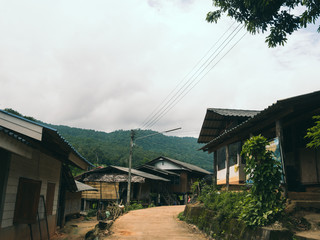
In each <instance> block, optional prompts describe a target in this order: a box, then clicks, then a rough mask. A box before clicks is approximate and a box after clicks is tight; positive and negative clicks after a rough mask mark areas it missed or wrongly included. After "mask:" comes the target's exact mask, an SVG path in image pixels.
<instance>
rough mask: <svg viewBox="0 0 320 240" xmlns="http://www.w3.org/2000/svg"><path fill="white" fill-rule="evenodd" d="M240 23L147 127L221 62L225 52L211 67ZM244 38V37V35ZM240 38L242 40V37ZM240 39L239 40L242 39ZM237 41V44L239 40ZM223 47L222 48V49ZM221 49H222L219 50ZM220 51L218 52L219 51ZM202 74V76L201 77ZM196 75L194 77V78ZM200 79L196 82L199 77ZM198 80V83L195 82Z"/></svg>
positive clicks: (237, 30) (235, 33) (233, 36)
mask: <svg viewBox="0 0 320 240" xmlns="http://www.w3.org/2000/svg"><path fill="white" fill-rule="evenodd" d="M239 27H240V24H239V25H238V26H237V27H236V28H235V29H234V30H233V31H232V33H231V34H229V35H228V37H227V38H226V39H225V40H224V41H223V42H222V43H221V44H220V46H219V47H218V48H217V49H216V50H215V52H214V53H212V54H211V55H210V57H209V58H208V59H207V60H206V61H205V62H204V63H203V64H202V65H201V67H200V68H199V69H198V70H197V71H196V72H195V73H194V74H193V76H192V78H190V79H189V80H188V81H187V82H186V83H185V84H184V85H183V87H182V88H180V89H179V91H178V92H176V95H175V96H173V97H171V98H170V100H169V101H167V103H166V104H165V105H164V106H163V107H162V108H161V109H160V110H159V111H158V112H157V114H154V115H153V117H152V118H151V119H150V120H149V121H148V122H147V124H145V127H149V128H151V127H152V126H153V125H154V124H155V123H157V122H158V121H159V120H160V119H161V118H162V117H163V116H164V115H165V114H166V113H167V112H168V111H169V110H171V109H172V108H173V107H174V106H175V105H176V104H177V103H178V102H180V101H181V100H182V98H184V96H185V95H186V94H188V93H189V92H190V91H191V90H192V89H193V88H194V87H195V86H196V85H197V84H198V83H199V82H200V80H202V79H203V77H204V76H205V75H207V74H208V72H209V71H210V70H211V69H212V68H213V67H214V66H216V65H217V63H219V62H220V61H221V60H222V58H223V57H224V56H225V55H226V54H224V55H223V56H222V57H221V58H220V59H219V60H218V62H217V63H216V64H214V65H213V66H212V67H211V68H209V66H210V64H212V62H213V61H214V60H215V59H216V58H217V57H218V56H219V55H220V54H221V52H222V51H223V50H224V49H225V48H226V47H227V46H228V44H229V43H230V42H231V41H232V40H233V39H234V38H235V37H236V35H237V34H238V33H239V32H240V30H241V29H242V28H239ZM242 38H243V37H242ZM242 38H240V40H241V39H242ZM240 40H239V41H240ZM239 41H237V42H236V44H237V43H238V42H239ZM236 44H234V45H233V46H232V47H231V48H230V49H229V50H228V51H227V53H229V52H230V50H231V49H232V48H233V47H234V46H235V45H236ZM220 48H221V49H220ZM219 49H220V51H218V50H219ZM217 51H218V53H217ZM214 54H215V55H214ZM208 68H209V70H208V71H207V72H206V73H205V74H203V75H202V76H201V74H202V73H203V72H204V71H205V70H206V69H208ZM200 76H201V77H200ZM193 77H194V78H193ZM199 77H200V79H199V80H198V81H197V82H196V80H197V78H199ZM194 82H196V83H194Z"/></svg>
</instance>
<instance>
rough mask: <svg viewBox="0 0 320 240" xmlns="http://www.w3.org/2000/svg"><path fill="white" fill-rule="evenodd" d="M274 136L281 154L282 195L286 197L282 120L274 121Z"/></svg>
mask: <svg viewBox="0 0 320 240" xmlns="http://www.w3.org/2000/svg"><path fill="white" fill-rule="evenodd" d="M276 136H277V138H278V140H279V148H280V154H281V166H282V173H283V185H284V196H285V197H286V198H287V197H288V187H287V175H286V168H285V167H286V166H285V154H284V151H283V128H282V122H281V121H280V120H277V121H276Z"/></svg>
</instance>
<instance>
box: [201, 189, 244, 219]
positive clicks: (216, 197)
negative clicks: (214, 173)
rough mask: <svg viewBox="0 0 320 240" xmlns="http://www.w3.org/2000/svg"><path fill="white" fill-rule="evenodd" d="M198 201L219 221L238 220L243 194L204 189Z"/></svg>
mask: <svg viewBox="0 0 320 240" xmlns="http://www.w3.org/2000/svg"><path fill="white" fill-rule="evenodd" d="M205 189H206V190H204V191H202V193H201V196H200V197H199V200H200V201H202V202H203V203H204V205H205V206H206V207H207V208H208V209H210V210H212V211H214V212H215V213H216V216H217V218H218V219H220V220H224V219H233V218H238V216H239V215H240V212H241V209H242V205H241V204H242V203H243V200H244V198H245V196H246V193H245V192H231V191H216V190H215V189H213V188H212V187H207V188H205Z"/></svg>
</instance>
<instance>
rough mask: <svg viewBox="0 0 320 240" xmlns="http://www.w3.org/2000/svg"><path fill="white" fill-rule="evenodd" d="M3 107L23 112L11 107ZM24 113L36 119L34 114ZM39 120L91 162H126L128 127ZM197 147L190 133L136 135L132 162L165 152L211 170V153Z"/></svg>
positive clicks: (107, 163) (151, 132)
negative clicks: (101, 127) (113, 128)
mask: <svg viewBox="0 0 320 240" xmlns="http://www.w3.org/2000/svg"><path fill="white" fill-rule="evenodd" d="M5 110H6V111H8V112H11V113H13V114H16V115H19V116H23V115H22V114H20V113H18V112H16V111H14V110H12V109H5ZM24 117H26V118H28V119H30V120H33V121H38V120H36V119H34V118H33V117H28V116H24ZM38 122H40V121H38ZM41 123H42V122H41ZM42 124H45V125H47V126H49V127H52V128H54V129H57V130H58V132H59V133H60V134H61V135H62V136H63V137H64V138H65V139H66V140H67V141H68V142H70V143H71V145H72V146H73V147H74V148H75V149H76V150H77V151H78V152H79V153H80V154H81V155H82V156H84V157H85V158H86V159H87V160H88V161H90V162H91V163H93V164H94V165H118V166H127V162H128V158H129V146H130V131H124V130H118V131H115V132H111V133H106V132H100V131H94V130H87V129H80V128H73V127H68V126H60V125H52V124H46V123H42ZM153 133H156V132H154V131H150V130H137V131H135V136H136V138H139V137H141V136H145V135H150V134H153ZM200 147H201V145H199V144H198V143H197V139H196V138H192V137H183V138H181V137H172V136H165V135H163V134H157V135H154V136H150V137H148V138H143V139H138V140H137V141H136V142H135V146H134V151H133V159H132V165H133V167H135V166H138V165H141V164H143V163H145V162H147V161H150V160H153V159H154V158H157V157H159V156H166V157H169V158H173V159H177V160H180V161H184V162H188V163H191V164H194V165H197V166H200V167H202V168H204V169H206V170H209V171H212V154H210V155H209V154H207V153H204V152H202V151H198V149H199V148H200Z"/></svg>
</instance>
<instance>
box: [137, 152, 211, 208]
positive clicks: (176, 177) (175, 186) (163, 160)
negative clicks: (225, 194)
mask: <svg viewBox="0 0 320 240" xmlns="http://www.w3.org/2000/svg"><path fill="white" fill-rule="evenodd" d="M138 169H139V170H141V171H146V172H149V173H152V174H155V175H159V176H162V177H166V178H168V179H170V180H171V182H170V183H169V185H168V189H167V190H166V191H165V192H163V193H162V194H164V197H166V195H167V194H168V193H170V194H175V195H177V196H181V197H183V200H182V203H186V199H187V196H188V194H190V193H191V186H192V184H193V183H194V182H195V181H197V180H200V179H202V178H204V177H205V176H207V175H209V174H211V173H210V172H208V171H207V170H205V169H202V168H200V167H198V166H195V165H193V164H190V163H186V162H182V161H179V160H175V159H172V158H168V157H163V156H161V157H158V158H156V159H154V160H152V161H150V162H147V163H145V164H144V165H142V166H140V167H138Z"/></svg>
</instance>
